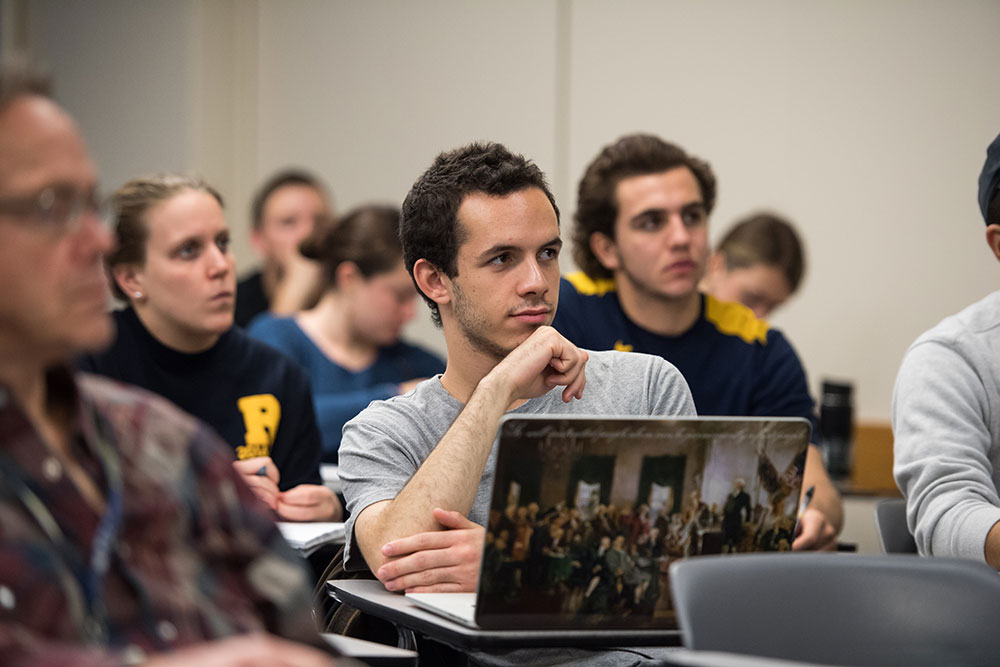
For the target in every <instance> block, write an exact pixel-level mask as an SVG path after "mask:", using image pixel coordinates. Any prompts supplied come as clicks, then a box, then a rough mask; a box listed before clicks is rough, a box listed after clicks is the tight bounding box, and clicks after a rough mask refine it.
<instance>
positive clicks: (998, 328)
mask: <svg viewBox="0 0 1000 667" xmlns="http://www.w3.org/2000/svg"><path fill="white" fill-rule="evenodd" d="M977 339H987V340H993V341H997V340H1000V291H997V292H993V293H992V294H989V295H987V296H986V297H984V298H983V299H980V300H979V301H977V302H975V303H973V304H970V305H969V306H966V307H965V308H963V309H962V310H960V311H959V312H957V313H955V314H953V315H949V316H947V317H945V318H944V319H943V320H941V321H940V322H938V323H937V324H936V325H935V326H933V327H931V328H930V329H928V330H927V331H925V332H924V333H923V334H921V335H920V336H919V337H918V338H917V340H916V341H914V343H913V346H912V347H916V346H918V345H921V344H924V343H941V344H944V345H948V346H956V345H960V344H962V343H969V342H973V341H975V340H977Z"/></svg>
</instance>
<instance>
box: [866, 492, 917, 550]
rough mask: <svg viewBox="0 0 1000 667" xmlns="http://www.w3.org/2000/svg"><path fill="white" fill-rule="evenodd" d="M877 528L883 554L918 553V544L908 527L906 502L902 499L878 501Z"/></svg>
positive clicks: (876, 508) (876, 509) (876, 512)
mask: <svg viewBox="0 0 1000 667" xmlns="http://www.w3.org/2000/svg"><path fill="white" fill-rule="evenodd" d="M875 528H876V529H877V530H878V539H879V544H880V546H881V547H882V553H887V554H915V553H917V543H916V542H914V541H913V535H911V534H910V529H909V528H908V527H907V525H906V501H905V500H903V499H902V498H886V499H884V500H880V501H878V503H877V504H876V505H875Z"/></svg>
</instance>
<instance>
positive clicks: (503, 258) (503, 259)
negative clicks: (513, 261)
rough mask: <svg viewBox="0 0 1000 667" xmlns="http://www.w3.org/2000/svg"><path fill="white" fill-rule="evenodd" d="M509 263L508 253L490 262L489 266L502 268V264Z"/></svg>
mask: <svg viewBox="0 0 1000 667" xmlns="http://www.w3.org/2000/svg"><path fill="white" fill-rule="evenodd" d="M509 263H510V255H509V254H508V253H501V254H499V255H497V256H496V257H494V258H493V259H491V260H490V264H493V265H494V266H503V265H504V264H509Z"/></svg>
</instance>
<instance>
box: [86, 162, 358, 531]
mask: <svg viewBox="0 0 1000 667" xmlns="http://www.w3.org/2000/svg"><path fill="white" fill-rule="evenodd" d="M112 206H113V209H114V211H113V218H114V233H115V237H116V239H115V240H116V242H117V243H116V247H115V249H114V251H112V252H111V253H110V254H109V255H108V257H107V265H108V268H109V271H110V272H111V274H112V277H113V281H114V284H113V288H114V290H115V291H116V293H117V295H118V296H119V297H120V298H122V299H124V300H126V301H127V302H128V303H129V306H130V307H129V308H126V309H124V310H121V311H117V312H116V313H114V319H115V323H116V324H117V334H116V336H115V339H114V342H113V343H112V345H111V346H110V347H109V348H108V349H107V350H105V351H103V352H100V353H95V354H91V355H88V356H86V357H84V358H82V359H81V360H80V361H79V367H80V368H81V369H82V370H87V371H90V372H93V373H98V374H101V375H105V376H108V377H112V378H114V379H116V380H120V381H123V382H128V383H130V384H134V385H137V386H140V387H143V388H145V389H148V390H150V391H153V392H155V393H157V394H160V395H161V396H164V397H165V398H168V399H170V400H171V401H172V402H174V403H175V404H176V405H178V406H179V407H181V408H183V409H184V410H186V411H187V412H189V413H191V414H192V415H194V416H196V417H198V418H199V419H201V420H203V421H204V422H206V423H207V424H209V425H210V426H212V427H213V428H214V429H215V430H216V431H217V432H218V433H219V435H220V436H222V439H223V440H225V441H226V442H228V443H229V444H230V446H231V447H232V448H233V450H234V451H235V453H236V458H237V459H238V460H237V461H236V462H235V463H234V465H235V466H236V469H237V470H239V471H240V472H241V473H242V474H243V476H244V480H245V481H246V483H247V484H248V485H249V486H250V487H251V488H252V489H253V490H254V491H255V492H256V493H257V494H258V495H259V496H260V498H261V499H262V500H263V501H264V502H265V503H267V505H268V506H269V507H271V508H272V509H274V510H275V511H276V512H277V513H278V516H279V517H280V518H282V519H286V520H293V521H337V520H339V519H340V517H341V516H342V508H341V504H340V501H339V500H338V499H337V497H336V496H335V495H334V494H333V492H332V491H330V489H328V488H326V487H325V486H323V485H322V480H321V478H320V475H319V461H320V439H319V431H318V429H317V427H316V419H315V416H314V414H313V405H312V394H311V393H310V391H309V379H308V377H307V376H306V375H305V373H304V372H303V371H302V369H301V368H299V367H298V365H297V364H296V363H295V362H293V361H292V360H291V359H288V358H287V357H285V356H284V355H283V354H281V353H280V352H278V351H276V350H274V349H272V348H271V347H269V346H267V345H264V344H263V343H260V342H258V341H255V340H253V339H251V338H250V337H249V336H247V335H246V334H245V333H244V332H243V330H242V329H241V328H239V327H236V326H234V325H233V298H234V290H235V283H236V279H235V273H234V269H235V266H234V264H235V261H234V259H233V254H232V252H231V251H230V248H229V227H228V226H227V224H226V219H225V216H224V214H223V210H222V199H221V197H220V196H219V194H218V192H216V191H215V190H214V189H213V188H211V187H210V186H209V185H207V184H206V183H205V182H204V181H202V180H201V179H200V178H198V177H195V176H187V175H178V174H156V175H151V176H145V177H140V178H136V179H133V180H131V181H129V182H128V183H126V184H125V185H123V186H122V187H121V188H119V189H118V191H117V192H116V193H115V194H114V197H113V198H112Z"/></svg>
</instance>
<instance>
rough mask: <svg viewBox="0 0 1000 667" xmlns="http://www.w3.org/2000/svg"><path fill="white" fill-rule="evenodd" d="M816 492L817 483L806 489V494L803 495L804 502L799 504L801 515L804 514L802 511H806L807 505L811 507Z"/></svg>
mask: <svg viewBox="0 0 1000 667" xmlns="http://www.w3.org/2000/svg"><path fill="white" fill-rule="evenodd" d="M814 493H816V485H815V484H813V485H812V486H810V487H809V488H808V489H806V493H805V495H804V496H802V502H801V503H800V504H799V514H798V515H799V516H802V513H803V512H805V511H806V508H807V507H809V503H811V502H812V499H813V494H814Z"/></svg>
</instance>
